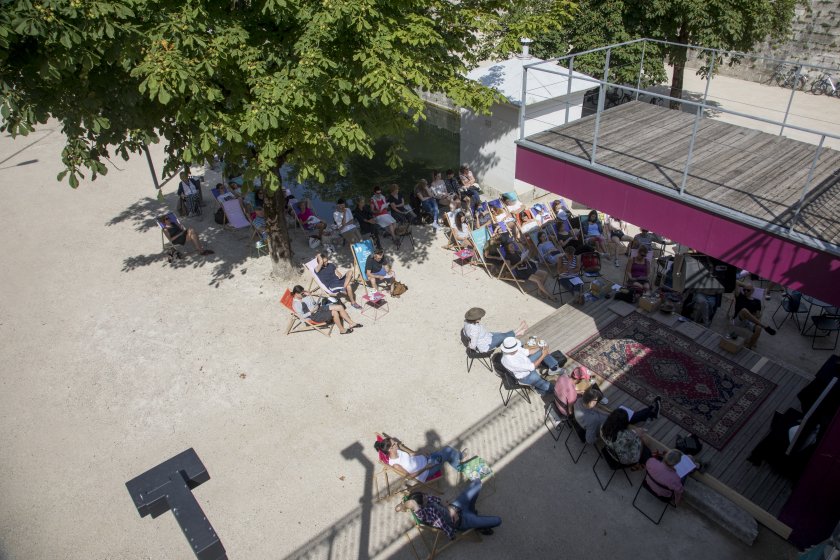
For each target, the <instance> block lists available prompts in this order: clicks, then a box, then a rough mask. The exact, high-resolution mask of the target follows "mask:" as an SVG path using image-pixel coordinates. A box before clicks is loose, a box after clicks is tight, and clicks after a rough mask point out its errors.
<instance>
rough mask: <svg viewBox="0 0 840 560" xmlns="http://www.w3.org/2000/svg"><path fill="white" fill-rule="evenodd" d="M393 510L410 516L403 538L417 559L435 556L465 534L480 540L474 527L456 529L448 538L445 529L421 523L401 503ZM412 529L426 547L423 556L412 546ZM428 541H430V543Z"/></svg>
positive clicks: (428, 559) (427, 558)
mask: <svg viewBox="0 0 840 560" xmlns="http://www.w3.org/2000/svg"><path fill="white" fill-rule="evenodd" d="M394 511H398V512H402V511H405V512H408V514H409V515H410V516H411V519H412V521H413V524H412V526H411V528H409V529H408V530H406V532H405V538H406V539H408V544H409V545H410V546H411V552H413V553H414V557H415V558H416V559H417V560H421V558H425V559H426V560H432V559H433V558H437V557H438V556H439V555H440V553H441V552H443V551H444V550H446V549H447V548H449V547H450V546H452V545H453V544H455V543H457V542H459V541H461V540H463V539H464V538H465V537H467V536H474V537H476V539H477V540H478V542H481V535H480V534H479V533H478V531H476V530H475V529H468V530H466V531H463V532H461V531H458V532H457V533H455V538H454V539H452V540H449V536H447V534H446V532H445V531H443V530H442V529H438V528H437V527H431V526H429V525H426V524H424V523H422V522H421V521H420V520H419V519H417V516H416V515H414V512H413V511H411V510H410V509H408V508H406V507H405V506H404V505H403V504H402V503H399V504H397V505H396V506H395V507H394ZM414 531H417V534H418V535H419V537H420V540H421V541H423V547H424V548H425V549H426V553H427V554H426V555H425V556H424V557H421V556H420V554H418V552H417V548H415V546H414V541H412V540H411V534H412V533H413V532H414ZM426 535H429V537H428V538H427V537H426ZM429 541H431V543H430V542H429Z"/></svg>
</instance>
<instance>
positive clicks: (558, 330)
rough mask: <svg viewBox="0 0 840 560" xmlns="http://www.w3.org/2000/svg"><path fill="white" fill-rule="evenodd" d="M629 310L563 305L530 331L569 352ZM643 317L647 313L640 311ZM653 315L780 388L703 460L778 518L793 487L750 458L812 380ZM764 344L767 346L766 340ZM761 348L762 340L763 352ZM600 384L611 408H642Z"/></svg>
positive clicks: (706, 450) (666, 429)
mask: <svg viewBox="0 0 840 560" xmlns="http://www.w3.org/2000/svg"><path fill="white" fill-rule="evenodd" d="M631 311H633V308H632V307H631V306H630V305H629V304H625V303H623V302H614V301H612V300H602V301H597V302H590V303H587V304H586V305H584V306H583V307H580V308H578V307H574V306H572V305H563V306H562V307H560V308H559V309H558V310H557V311H556V312H554V313H552V314H551V315H549V316H548V317H546V318H545V319H543V320H542V321H540V322H539V323H536V324H535V325H533V326H532V327H530V329H529V333H530V334H534V335H535V336H538V337H540V338H544V339H545V340H546V342H548V344H549V347H550V348H552V349H560V350H562V351H563V352H564V353H566V352H570V351H571V350H572V349H574V348H575V347H576V346H578V345H579V344H580V343H582V342H584V341H585V340H586V339H588V338H589V337H590V336H592V335H594V334H596V333H597V332H598V331H599V330H600V329H601V328H603V327H604V326H606V325H608V324H609V323H611V322H612V321H614V320H615V319H617V318H618V317H619V316H623V315H626V314H628V313H629V312H631ZM640 313H644V312H643V311H640ZM650 316H651V317H653V318H655V319H657V320H660V321H661V322H662V323H663V324H665V325H669V326H672V327H673V328H674V330H675V331H676V332H679V333H681V334H683V335H685V336H687V337H689V338H691V339H693V340H694V341H696V342H697V343H699V344H701V345H703V346H704V347H706V348H708V349H710V350H711V351H713V352H716V353H718V354H720V355H722V356H724V357H726V358H727V359H730V360H732V361H734V362H736V363H738V364H739V365H741V366H743V367H745V368H747V369H750V370H751V371H753V372H754V373H756V374H757V375H760V376H762V377H764V378H766V379H768V380H770V381H772V382H773V383H775V384H776V389H775V390H774V391H773V392H772V393H771V394H770V395H769V396H768V397H767V399H766V400H765V401H764V402H763V403H762V404H761V406H760V407H759V408H758V410H757V411H756V412H755V413H754V414H753V415H752V417H751V418H750V419H749V420H748V421H747V423H746V424H745V425H744V426H743V427H742V428H741V429H740V430H739V431H738V432H737V433H736V434H735V435H734V436H733V437H732V439H731V440H730V441H729V442H728V443H727V444H726V446H725V447H724V448H723V449H722V450H720V451H718V450H717V449H714V448H713V447H712V446H710V445H705V446H704V447H703V451H702V452H701V453H700V457H699V458H700V460H701V461H703V462H705V463H707V464H708V465H709V467H708V469H707V471H706V474H708V475H710V476H712V477H714V478H716V479H718V480H719V481H720V482H722V483H723V484H725V485H726V486H728V487H729V488H731V489H732V490H734V491H735V492H736V493H738V494H740V495H742V496H743V497H745V498H747V499H748V500H750V501H751V502H753V503H754V504H756V505H757V506H759V507H760V508H762V509H764V510H766V511H767V512H769V513H770V514H771V515H773V516H774V517H776V516H778V515H779V512H780V511H781V508H782V506H783V505H784V503H785V501H786V500H787V498H788V496H789V495H790V492H791V483H790V482H789V481H788V480H787V479H786V478H783V477H781V476H779V475H777V474H776V473H775V472H773V471H772V469H770V467H768V466H767V465H766V464H765V465H762V466H761V467H755V466H753V465H752V464H751V463H749V462H748V461H747V460H746V458H747V456H748V455H749V454H750V452H751V451H752V449H753V447H755V445H756V444H757V443H758V442H759V441H760V440H761V439H762V438H763V437H764V436H765V435H766V434H767V432H768V430H769V428H770V419H771V418H772V416H773V412H774V411H777V410H778V411H785V410H787V409H788V407H791V406H794V407H797V406H798V401H797V400H796V393H798V392H799V391H800V389H802V388H803V387H804V386H805V385H806V384H807V383H808V380H807V379H805V378H804V377H802V376H801V375H799V374H798V373H796V372H794V371H792V370H789V369H787V368H785V367H784V366H782V365H779V364H776V363H773V362H770V361H768V360H767V358H765V357H762V356H761V355H760V354H757V353H755V352H751V351H749V350H744V349H742V350H741V351H740V352H739V353H738V354H734V355H733V354H729V353H727V352H725V351H724V350H721V349H719V348H718V341H719V340H720V335H718V334H717V333H715V332H713V331H710V330H708V329H706V328H704V327H702V326H700V325H697V324H695V323H690V322H687V323H679V322H677V317H676V316H675V315H663V314H661V313H653V314H650ZM763 343H764V344H768V342H767V340H764V341H763ZM761 344H762V341H761V340H760V341H759V344H758V350H759V351H760V350H761ZM570 363H571V360H570ZM599 384H600V386H601V388H602V389H604V393H605V394H606V396H607V397H608V398H609V399H610V403H609V407H610V408H613V407H617V406H619V405H625V406H628V407H630V408H633V409H638V408H642V407H643V406H644V405H642V403H640V402H639V401H638V400H636V399H635V398H633V397H631V396H630V395H628V394H627V393H625V392H624V391H621V390H620V389H618V388H617V387H615V386H612V385H609V384H608V383H605V382H604V381H603V380H600V382H599ZM645 428H646V429H647V430H648V432H649V434H650V435H651V436H652V437H653V438H655V439H656V440H658V441H660V442H662V443H663V444H664V445H667V446H670V447H673V446H674V444H675V442H676V438H677V434H680V433H685V430H684V429H683V428H681V427H680V426H679V425H677V424H675V423H673V422H671V421H670V420H668V418H666V417H665V416H661V417H660V418H659V419H657V420H656V421H654V422H651V423H649V424H648V425H647V426H645Z"/></svg>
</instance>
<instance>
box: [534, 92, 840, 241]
mask: <svg viewBox="0 0 840 560" xmlns="http://www.w3.org/2000/svg"><path fill="white" fill-rule="evenodd" d="M693 124H694V116H693V115H692V114H688V113H683V112H682V111H675V110H671V109H668V108H666V107H657V106H655V105H651V104H649V103H642V102H639V101H633V102H630V103H625V104H623V105H619V106H618V107H614V108H612V109H608V110H605V111H604V112H603V113H602V114H601V122H600V128H599V133H598V145H597V150H596V154H595V161H596V163H597V164H600V165H603V166H606V167H610V168H613V169H616V170H619V171H622V172H624V173H628V174H630V175H633V176H636V177H639V178H642V179H646V180H648V181H651V182H654V183H657V184H659V185H662V186H664V187H666V188H670V189H672V190H674V191H675V192H679V188H680V185H681V183H682V175H683V169H684V167H685V163H686V160H687V158H688V149H689V142H690V139H691V131H692V127H693ZM594 131H595V115H590V116H587V117H584V118H582V119H580V120H577V121H575V122H572V123H569V124H567V125H564V126H561V127H558V128H554V129H551V130H548V131H545V132H541V133H539V134H535V135H532V136H529V137H528V138H527V140H529V141H531V142H534V143H536V144H541V145H544V146H547V147H550V148H553V149H555V150H558V151H560V152H563V153H567V154H570V155H572V156H577V157H580V158H584V159H587V160H588V159H589V158H590V156H591V151H592V139H593V136H594ZM815 153H816V146H815V145H812V144H807V143H805V142H800V141H798V140H792V139H790V138H786V137H783V136H777V135H773V134H768V133H766V132H760V131H757V130H752V129H749V128H744V127H741V126H737V125H733V124H729V123H725V122H721V121H716V120H713V119H710V118H704V119H702V120H701V121H700V125H699V127H698V131H697V138H696V140H695V144H694V151H693V154H692V158H691V165H690V168H689V173H688V177H687V180H686V190H685V192H686V193H687V194H690V195H693V196H696V197H698V198H702V199H704V200H706V201H708V202H713V203H716V204H719V205H721V206H724V207H726V208H730V209H733V210H737V211H739V212H742V213H744V214H747V215H750V216H753V217H756V218H759V219H762V220H765V221H767V222H769V223H773V224H778V225H780V226H783V227H787V226H789V225H790V221H791V219H792V218H793V212H794V210H795V208H796V205H797V204H798V202H799V197H800V196H801V193H802V187H803V185H804V184H805V181H806V179H807V177H808V172H809V170H810V167H811V162H812V161H813V158H814V155H815ZM839 216H840V152H838V151H836V150H832V149H828V148H824V149H823V150H822V152H821V154H820V158H819V160H818V162H817V166H816V168H815V172H814V178H813V180H812V182H811V185H810V189H809V194H808V196H807V197H806V200H805V204H804V206H803V209H802V211H801V213H800V216H799V219H798V221H797V225H796V228H795V230H796V231H797V232H799V233H803V234H806V235H809V236H811V237H815V238H817V239H821V240H823V241H828V242H830V243H833V244H840V218H838V217H839Z"/></svg>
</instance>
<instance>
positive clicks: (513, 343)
mask: <svg viewBox="0 0 840 560" xmlns="http://www.w3.org/2000/svg"><path fill="white" fill-rule="evenodd" d="M502 352H504V354H505V355H504V356H502V365H503V366H504V367H505V368H506V369H507V370H508V371H509V372H511V373H512V374H513V376H514V377H516V379H517V381H519V383H521V384H523V385H530V386H531V387H533V388H534V389H535V390H536V391H537V392H538V393H539V394H541V395H547V394H549V393H551V391H552V387H551V384H550V383H549V382H548V381H546V380H545V379H543V378H542V377H540V374H539V373H537V366H539V365H540V364H542V363H545V365H546V366H547V367H548V369H549V371H550V372H551V373H560V366H559V364H558V363H557V360H555V359H554V358H553V357H552V356H551V354H549V353H548V346H542V347H537V348H534V349H533V350H532V351H531V352H528V350H526V349H525V348H523V347H522V343H521V342H519V339H517V338H516V337H513V336H509V337H507V338H506V339H505V340H504V342H502Z"/></svg>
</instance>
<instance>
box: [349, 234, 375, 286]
mask: <svg viewBox="0 0 840 560" xmlns="http://www.w3.org/2000/svg"><path fill="white" fill-rule="evenodd" d="M350 249H351V250H352V251H353V262H354V263H355V265H356V270H357V271H358V272H357V275H356V277H357V278H361V280H362V282H364V284H365V286H368V285H369V284H368V278H367V271H365V263H367V260H368V257H369V256H370V254H371V253H373V241H371V240H370V239H365V240H363V241H361V242H360V243H353V244H352V245H351V246H350Z"/></svg>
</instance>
